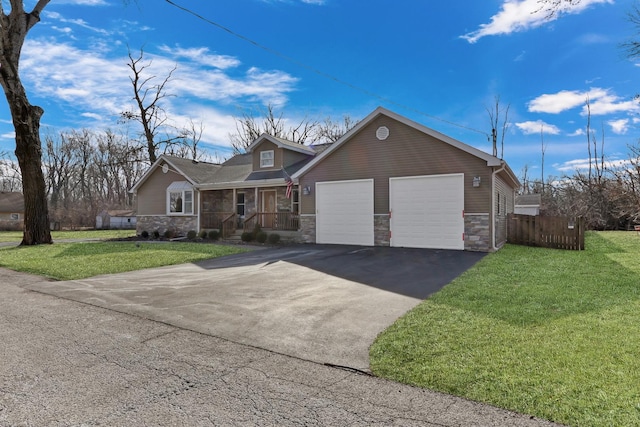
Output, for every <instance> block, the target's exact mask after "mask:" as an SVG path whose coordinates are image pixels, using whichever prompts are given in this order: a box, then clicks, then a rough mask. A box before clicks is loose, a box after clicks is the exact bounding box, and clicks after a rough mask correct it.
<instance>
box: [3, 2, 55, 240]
mask: <svg viewBox="0 0 640 427" xmlns="http://www.w3.org/2000/svg"><path fill="white" fill-rule="evenodd" d="M49 1H50V0H38V2H37V3H36V5H35V6H34V8H33V11H32V12H31V13H25V11H24V3H23V1H22V0H10V2H9V3H10V5H11V12H10V13H9V14H6V13H5V1H2V2H0V85H2V89H3V90H4V93H5V96H6V97H7V102H8V103H9V109H10V110H11V119H12V120H13V126H14V128H15V131H16V151H15V153H16V157H17V158H18V164H19V165H20V170H21V172H22V192H23V194H24V208H25V212H24V213H25V217H24V234H23V237H22V243H21V244H22V245H37V244H41V243H51V231H50V228H49V227H50V225H49V209H48V207H47V193H46V189H45V182H44V174H43V172H42V146H41V143H40V117H42V114H43V113H44V110H43V109H42V108H40V107H37V106H33V105H31V104H30V103H29V100H28V99H27V93H26V91H25V89H24V86H23V85H22V82H21V81H20V76H19V73H18V68H19V67H18V64H19V62H20V52H21V50H22V46H23V45H24V40H25V38H26V36H27V33H28V32H29V30H30V29H31V28H32V27H33V26H34V25H36V23H38V21H40V13H41V12H42V10H43V9H44V8H45V6H46V5H47V4H48V3H49Z"/></svg>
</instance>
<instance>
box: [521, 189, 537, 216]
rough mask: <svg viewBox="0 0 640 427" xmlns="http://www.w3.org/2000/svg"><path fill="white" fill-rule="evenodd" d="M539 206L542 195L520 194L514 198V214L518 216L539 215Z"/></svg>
mask: <svg viewBox="0 0 640 427" xmlns="http://www.w3.org/2000/svg"><path fill="white" fill-rule="evenodd" d="M541 204H542V195H540V194H522V195H520V196H516V201H515V207H514V213H516V214H518V215H533V216H535V215H540V205H541Z"/></svg>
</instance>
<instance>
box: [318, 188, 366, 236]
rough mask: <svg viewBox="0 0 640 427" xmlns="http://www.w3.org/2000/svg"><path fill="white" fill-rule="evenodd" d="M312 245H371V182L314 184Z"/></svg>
mask: <svg viewBox="0 0 640 427" xmlns="http://www.w3.org/2000/svg"><path fill="white" fill-rule="evenodd" d="M316 209H317V211H316V242H317V243H327V244H345V245H366V246H373V243H374V237H373V180H357V181H337V182H320V183H317V184H316Z"/></svg>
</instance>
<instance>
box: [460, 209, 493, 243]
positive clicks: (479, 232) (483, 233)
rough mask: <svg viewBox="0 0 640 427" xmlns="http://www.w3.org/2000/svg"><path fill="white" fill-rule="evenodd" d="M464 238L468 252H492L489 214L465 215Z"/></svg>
mask: <svg viewBox="0 0 640 427" xmlns="http://www.w3.org/2000/svg"><path fill="white" fill-rule="evenodd" d="M464 236H465V238H464V249H465V250H466V251H476V252H490V251H491V250H492V247H491V228H490V227H489V214H465V216H464Z"/></svg>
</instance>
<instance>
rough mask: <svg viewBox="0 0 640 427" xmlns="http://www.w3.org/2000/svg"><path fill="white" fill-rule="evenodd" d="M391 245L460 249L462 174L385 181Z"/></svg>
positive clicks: (462, 242) (462, 232)
mask: <svg viewBox="0 0 640 427" xmlns="http://www.w3.org/2000/svg"><path fill="white" fill-rule="evenodd" d="M389 196H390V198H389V200H390V210H391V212H392V215H391V221H390V226H391V233H392V234H391V246H402V247H416V248H437V249H464V240H463V235H464V218H463V210H464V175H463V174H453V175H434V176H419V177H403V178H391V179H390V180H389Z"/></svg>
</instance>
